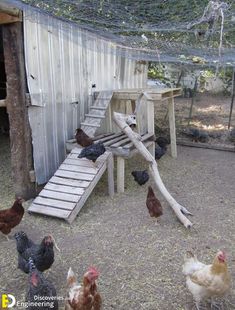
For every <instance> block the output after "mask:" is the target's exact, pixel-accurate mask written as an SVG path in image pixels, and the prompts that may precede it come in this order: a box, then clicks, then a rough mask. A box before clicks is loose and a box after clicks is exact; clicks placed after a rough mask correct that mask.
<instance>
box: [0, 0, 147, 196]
mask: <svg viewBox="0 0 235 310" xmlns="http://www.w3.org/2000/svg"><path fill="white" fill-rule="evenodd" d="M0 16H1V18H0V64H1V76H0V77H1V81H0V82H1V98H0V109H1V112H3V113H2V114H3V121H1V123H2V124H3V122H6V123H7V122H8V120H9V132H10V134H9V136H10V138H9V139H10V145H11V150H10V152H11V153H10V154H9V156H10V157H11V163H12V175H13V179H14V190H15V193H16V195H21V196H23V197H25V198H29V197H32V196H34V195H35V188H36V185H41V184H44V183H46V182H47V181H48V180H49V179H50V178H51V177H53V175H54V173H55V171H56V170H57V168H58V167H59V166H60V164H61V163H62V162H63V161H64V159H65V157H66V141H67V140H69V139H72V138H73V137H74V132H75V130H76V128H78V127H79V126H81V125H82V123H84V122H86V120H85V118H86V117H87V116H86V114H89V113H90V112H89V111H90V107H91V105H92V104H93V102H94V97H95V95H96V93H97V92H99V91H101V90H106V91H110V90H118V89H130V88H135V89H138V88H142V87H145V86H146V81H147V62H146V61H139V60H135V59H131V58H128V57H127V53H125V52H118V50H119V49H120V47H119V46H118V45H115V44H114V43H113V42H111V41H110V40H107V39H106V38H104V37H102V36H100V35H98V34H96V33H93V32H91V31H89V30H87V29H84V28H82V27H79V26H78V25H77V24H75V23H73V22H68V21H64V20H63V19H61V18H60V19H59V18H56V17H52V16H50V15H48V14H47V13H45V12H44V11H43V10H41V9H38V8H36V7H31V6H29V5H26V4H24V3H22V1H13V0H10V1H1V4H0ZM131 104H132V103H131V101H129V103H128V104H127V105H126V106H127V109H132V105H131ZM100 111H102V109H100ZM102 126H103V125H102ZM102 126H101V128H100V132H102V133H103V129H102ZM105 126H106V125H105ZM109 126H111V124H109ZM105 128H106V129H108V128H107V127H105ZM113 132H114V133H115V130H114V131H113Z"/></svg>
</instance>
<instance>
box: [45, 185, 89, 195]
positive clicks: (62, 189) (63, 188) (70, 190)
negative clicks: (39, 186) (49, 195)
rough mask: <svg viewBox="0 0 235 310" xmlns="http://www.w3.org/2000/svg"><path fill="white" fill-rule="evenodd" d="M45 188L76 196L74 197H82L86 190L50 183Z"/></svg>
mask: <svg viewBox="0 0 235 310" xmlns="http://www.w3.org/2000/svg"><path fill="white" fill-rule="evenodd" d="M44 188H45V189H47V190H50V191H55V192H60V193H67V194H74V195H79V196H81V195H82V194H83V193H84V189H83V188H81V187H75V186H65V185H58V184H53V183H50V182H49V183H47V184H46V186H45V187H44Z"/></svg>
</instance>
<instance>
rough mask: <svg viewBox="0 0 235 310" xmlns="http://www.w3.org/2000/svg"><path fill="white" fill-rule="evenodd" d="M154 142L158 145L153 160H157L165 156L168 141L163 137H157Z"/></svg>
mask: <svg viewBox="0 0 235 310" xmlns="http://www.w3.org/2000/svg"><path fill="white" fill-rule="evenodd" d="M156 142H157V144H158V145H156V147H155V159H156V160H159V159H160V158H161V157H162V156H163V155H165V154H166V151H167V145H168V144H169V141H168V140H167V139H166V138H164V137H158V138H157V139H156Z"/></svg>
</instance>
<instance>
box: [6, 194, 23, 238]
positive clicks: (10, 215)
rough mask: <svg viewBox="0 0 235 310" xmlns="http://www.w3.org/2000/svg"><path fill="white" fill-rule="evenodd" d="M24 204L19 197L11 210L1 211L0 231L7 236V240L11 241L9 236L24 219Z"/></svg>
mask: <svg viewBox="0 0 235 310" xmlns="http://www.w3.org/2000/svg"><path fill="white" fill-rule="evenodd" d="M23 202H24V200H23V199H22V198H21V197H18V198H17V199H16V200H15V202H14V204H13V206H12V207H11V208H10V209H4V210H0V231H1V232H2V233H3V234H4V235H6V238H7V240H9V238H8V236H7V235H8V234H9V233H10V232H11V230H12V228H14V227H15V226H17V225H18V224H19V223H20V222H21V220H22V218H23V215H24V208H23V206H22V203H23Z"/></svg>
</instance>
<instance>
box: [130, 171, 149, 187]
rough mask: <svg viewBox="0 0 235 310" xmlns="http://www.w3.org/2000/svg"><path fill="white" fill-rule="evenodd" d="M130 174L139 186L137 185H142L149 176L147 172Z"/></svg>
mask: <svg viewBox="0 0 235 310" xmlns="http://www.w3.org/2000/svg"><path fill="white" fill-rule="evenodd" d="M131 174H132V175H133V177H134V180H135V181H136V182H137V183H138V184H139V185H144V184H145V183H146V182H148V180H149V174H148V171H147V170H143V171H137V170H136V171H132V172H131Z"/></svg>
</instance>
